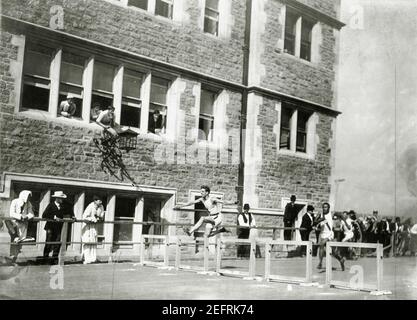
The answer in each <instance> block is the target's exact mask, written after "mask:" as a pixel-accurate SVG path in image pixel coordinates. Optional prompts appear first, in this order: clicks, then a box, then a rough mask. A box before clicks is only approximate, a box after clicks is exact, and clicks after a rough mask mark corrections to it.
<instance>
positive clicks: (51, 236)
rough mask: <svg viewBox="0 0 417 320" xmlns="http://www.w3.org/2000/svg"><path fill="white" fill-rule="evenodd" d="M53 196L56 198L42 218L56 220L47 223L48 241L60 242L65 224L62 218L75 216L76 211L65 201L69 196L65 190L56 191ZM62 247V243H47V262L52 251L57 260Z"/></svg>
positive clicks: (45, 248)
mask: <svg viewBox="0 0 417 320" xmlns="http://www.w3.org/2000/svg"><path fill="white" fill-rule="evenodd" d="M51 197H52V198H54V201H53V202H51V203H50V204H48V206H47V207H46V209H45V211H44V212H43V214H42V218H44V219H48V220H55V221H48V222H46V224H45V228H44V229H45V231H46V242H59V241H61V230H62V226H63V223H62V219H64V218H74V212H73V210H72V208H71V207H70V205H69V204H67V203H64V199H66V198H67V196H66V195H65V194H64V192H62V191H56V192H54V194H53V195H52V196H51ZM60 248H61V244H48V243H47V244H45V247H44V249H43V257H44V260H45V262H46V260H48V259H49V254H50V252H51V251H52V257H53V259H54V260H55V261H54V262H56V260H57V259H58V254H59V249H60Z"/></svg>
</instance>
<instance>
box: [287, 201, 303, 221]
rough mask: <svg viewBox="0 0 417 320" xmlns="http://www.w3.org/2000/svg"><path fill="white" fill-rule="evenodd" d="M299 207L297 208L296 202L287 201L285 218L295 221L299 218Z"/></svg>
mask: <svg viewBox="0 0 417 320" xmlns="http://www.w3.org/2000/svg"><path fill="white" fill-rule="evenodd" d="M299 211H300V210H299V208H297V206H296V205H295V203H294V206H293V205H292V203H291V202H290V203H287V205H286V206H285V210H284V220H288V221H294V220H295V219H296V218H297V215H298V212H299Z"/></svg>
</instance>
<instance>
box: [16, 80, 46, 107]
mask: <svg viewBox="0 0 417 320" xmlns="http://www.w3.org/2000/svg"><path fill="white" fill-rule="evenodd" d="M22 108H24V109H36V110H43V111H48V108H49V89H46V88H42V87H37V86H34V85H30V84H26V83H25V84H24V85H23V99H22Z"/></svg>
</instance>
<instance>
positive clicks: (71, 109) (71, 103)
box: [58, 93, 77, 118]
mask: <svg viewBox="0 0 417 320" xmlns="http://www.w3.org/2000/svg"><path fill="white" fill-rule="evenodd" d="M76 110H77V105H76V104H75V96H74V95H73V94H72V93H68V95H67V100H64V101H62V102H61V104H60V105H59V108H58V115H60V116H63V117H66V118H71V117H72V116H73V115H74V113H75V111H76Z"/></svg>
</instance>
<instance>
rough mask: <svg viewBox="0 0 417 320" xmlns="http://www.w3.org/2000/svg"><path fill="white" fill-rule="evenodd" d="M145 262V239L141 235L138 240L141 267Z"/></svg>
mask: <svg viewBox="0 0 417 320" xmlns="http://www.w3.org/2000/svg"><path fill="white" fill-rule="evenodd" d="M144 262H145V237H144V236H143V235H142V237H141V238H140V261H139V263H140V264H141V265H144Z"/></svg>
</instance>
